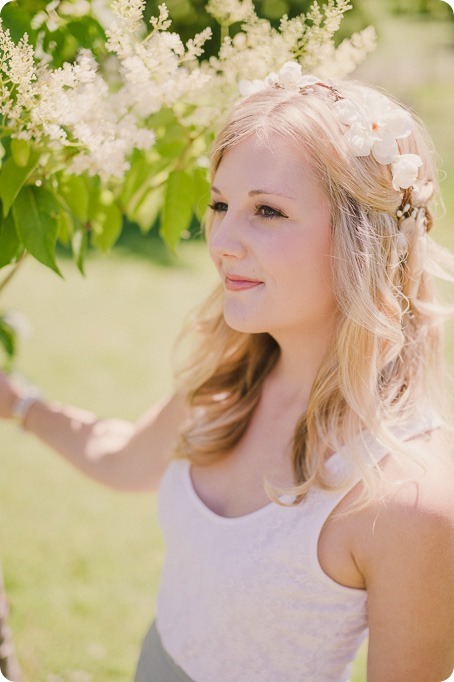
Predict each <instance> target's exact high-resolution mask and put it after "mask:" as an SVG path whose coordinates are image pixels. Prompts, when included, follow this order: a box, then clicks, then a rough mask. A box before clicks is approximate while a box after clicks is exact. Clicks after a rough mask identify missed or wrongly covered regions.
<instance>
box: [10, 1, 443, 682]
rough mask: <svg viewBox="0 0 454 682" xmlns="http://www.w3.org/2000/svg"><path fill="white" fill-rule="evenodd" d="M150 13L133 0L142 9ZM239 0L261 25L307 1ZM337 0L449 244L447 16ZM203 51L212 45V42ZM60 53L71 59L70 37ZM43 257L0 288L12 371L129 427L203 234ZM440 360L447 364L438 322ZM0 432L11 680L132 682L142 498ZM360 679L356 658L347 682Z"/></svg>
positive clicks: (202, 280) (142, 613)
mask: <svg viewBox="0 0 454 682" xmlns="http://www.w3.org/2000/svg"><path fill="white" fill-rule="evenodd" d="M43 4H45V3H36V2H35V3H34V2H33V1H32V0H19V2H13V3H10V9H9V11H14V12H16V14H17V16H21V17H22V25H23V27H24V30H26V28H27V22H29V21H30V16H31V14H32V13H33V11H34V8H35V7H38V5H39V6H40V7H41V6H42V5H43ZM157 4H158V3H153V2H148V3H147V10H146V11H147V14H148V15H151V14H155V13H156V6H157ZM167 4H168V7H169V10H170V15H171V17H172V18H173V22H174V23H173V30H175V31H177V32H179V33H180V34H181V36H182V37H183V38H184V39H187V38H189V37H191V36H193V35H194V33H195V32H197V31H199V30H201V29H203V28H204V27H205V26H207V25H208V24H209V23H210V17H209V16H208V15H207V14H206V13H205V12H204V3H203V2H201V1H200V0H169V2H168V3H167ZM254 4H255V5H256V7H257V11H258V13H259V14H261V15H262V16H266V17H267V18H269V19H271V20H273V21H277V20H278V19H279V18H280V16H281V15H282V14H284V13H286V12H287V13H288V14H289V16H294V15H296V14H299V13H300V12H302V11H305V9H307V6H308V4H309V3H306V2H300V1H294V2H292V1H290V0H261V1H260V2H255V3H254ZM13 5H14V6H15V7H14V8H13ZM353 5H354V9H353V10H352V11H351V12H349V13H348V14H347V16H346V18H345V20H344V23H343V25H342V31H341V35H340V36H339V38H342V37H343V36H344V35H350V34H351V32H352V31H354V30H358V29H360V28H363V27H365V26H367V25H369V24H374V25H375V27H376V29H377V33H378V48H377V50H376V52H375V53H373V54H372V55H371V56H370V57H369V58H368V60H367V62H366V63H365V64H364V65H362V66H361V67H360V68H358V69H357V71H356V72H355V74H354V75H355V77H357V78H359V79H361V80H364V81H367V82H370V83H372V84H375V85H379V86H381V87H382V88H384V89H385V90H386V91H388V92H390V93H392V94H394V95H396V96H397V97H399V98H400V99H401V100H403V101H404V102H405V103H406V104H408V105H409V106H410V107H412V108H413V109H414V110H415V111H416V112H417V113H418V114H419V115H420V116H421V118H422V119H423V120H424V121H425V122H426V124H427V126H428V128H429V131H430V132H431V134H432V136H433V139H434V142H435V146H436V149H437V154H438V166H439V168H440V180H441V187H442V191H443V197H444V201H445V212H444V215H443V210H442V207H440V210H439V213H440V219H439V221H438V222H437V224H436V226H435V229H434V232H433V236H434V238H435V239H436V240H437V241H439V242H441V243H442V244H444V245H445V246H448V247H450V248H454V128H453V126H452V111H453V102H454V78H453V74H454V18H453V13H452V11H451V9H450V8H449V6H448V5H447V4H446V3H444V2H442V1H441V0H419V1H416V0H382V1H381V2H374V1H373V0H356V2H354V3H353ZM7 7H8V6H7ZM21 13H22V14H21ZM84 40H87V37H86V35H85V37H84V36H81V39H80V43H83V41H84ZM212 43H213V47H214V49H215V50H216V51H217V46H218V39H217V37H216V36H215V38H214V39H213V41H212ZM71 44H72V48H71V49H73V50H74V51H76V50H77V47H78V43H77V40H75V42H74V41H73V42H72V43H71ZM74 53H75V52H74ZM208 54H209V51H208ZM70 57H71V55H69V56H68V55H67V56H66V57H65V58H70ZM193 227H194V226H193ZM197 231H198V229H197V226H195V227H194V229H193V230H192V232H193V233H197ZM59 262H60V265H61V268H62V271H63V274H64V280H61V279H59V278H58V277H57V276H56V275H55V274H54V273H52V272H51V271H50V270H48V269H46V268H43V267H42V266H40V265H39V264H38V263H36V262H34V261H32V260H31V259H30V260H29V262H27V263H26V264H25V265H24V267H23V269H22V271H21V272H20V273H19V274H18V276H17V277H16V278H15V279H14V281H13V282H12V283H11V285H10V286H9V287H8V288H7V289H6V290H5V291H4V292H3V294H2V295H3V301H2V304H3V308H4V309H5V308H6V309H8V310H11V311H12V314H16V316H17V322H18V324H19V325H21V326H22V328H23V337H22V341H21V344H20V348H19V358H18V361H17V369H18V371H20V372H21V373H23V374H24V375H25V376H26V377H28V378H29V379H30V380H31V381H32V382H33V383H36V384H37V385H38V386H39V387H40V388H41V389H42V392H43V394H44V395H45V396H47V397H49V398H55V399H58V400H61V401H64V402H69V403H72V404H75V405H80V406H83V407H85V408H87V409H91V410H93V411H95V412H96V413H98V414H99V415H100V416H111V415H116V416H120V417H124V418H130V419H136V418H137V417H138V416H139V415H140V414H141V413H142V412H144V411H145V410H147V409H148V407H149V406H150V404H151V403H153V402H154V401H155V400H157V399H158V398H160V397H162V396H163V395H165V394H168V393H170V392H171V390H172V346H173V343H174V340H175V339H176V337H177V334H178V331H179V329H180V328H181V325H182V322H183V320H184V318H185V316H186V315H187V314H188V312H189V311H190V310H191V309H192V308H193V307H194V305H195V304H196V303H197V302H199V301H200V300H201V299H202V298H203V297H204V296H205V295H206V294H207V293H208V292H209V291H210V289H211V287H212V285H213V284H214V282H215V281H216V277H215V273H214V268H213V267H212V266H211V264H210V263H209V261H208V257H207V254H206V250H205V245H204V242H203V239H202V238H200V237H193V238H191V239H189V240H186V241H184V242H182V243H181V245H180V247H179V249H178V254H177V256H173V255H170V254H169V253H168V251H167V250H166V248H165V247H164V246H163V244H162V242H161V241H160V239H159V237H158V236H157V230H156V229H154V230H152V231H151V232H150V233H149V235H147V236H144V235H143V234H141V233H140V230H139V229H138V227H137V226H135V225H134V224H130V225H128V226H127V229H126V230H125V231H124V233H123V235H122V237H121V239H120V240H119V242H118V243H117V245H116V246H115V248H114V250H113V252H112V253H111V254H109V255H107V256H106V255H100V254H99V252H96V253H95V252H93V253H90V254H89V257H88V260H87V266H86V277H82V276H81V275H80V273H79V272H78V271H77V270H76V268H75V266H74V264H73V263H72V262H71V260H70V259H69V258H68V257H67V255H66V254H65V252H64V251H63V250H62V251H61V253H60V254H59ZM447 354H448V357H449V358H450V362H451V365H452V364H454V334H453V328H452V326H451V327H450V328H449V333H448V337H447ZM0 426H1V436H0V437H1V443H2V454H1V458H2V476H1V477H0V499H1V501H2V502H1V514H0V556H1V560H2V564H3V571H4V576H5V582H6V589H7V594H8V597H9V602H10V610H11V611H10V625H11V626H12V629H13V632H14V639H15V644H16V649H17V653H18V657H19V661H20V664H21V668H22V675H23V680H24V682H128V681H129V680H132V676H133V671H134V666H135V662H136V658H137V655H138V651H139V647H140V642H141V639H142V637H143V634H144V633H145V630H146V629H147V627H148V625H149V623H150V621H151V619H152V616H153V612H154V607H155V594H156V589H157V583H158V578H159V570H160V566H161V563H162V557H163V544H162V539H161V536H160V534H159V531H158V529H157V526H156V518H155V498H154V496H153V495H128V494H120V493H115V492H111V491H109V490H106V489H104V488H102V487H100V486H98V485H97V484H95V483H92V482H90V481H88V480H86V479H84V478H82V477H81V476H80V475H79V474H78V473H77V472H75V471H73V470H72V469H70V468H69V467H68V466H67V465H66V464H65V463H62V462H61V461H60V460H59V459H58V458H57V457H56V456H55V455H53V454H52V453H50V452H49V451H48V450H46V449H45V448H44V447H43V446H41V445H40V444H39V443H37V442H35V441H34V440H33V439H32V438H31V437H29V436H27V435H25V434H23V433H21V432H19V431H18V430H17V429H16V428H15V427H14V426H12V425H10V424H1V425H0ZM364 680H365V676H364V650H363V652H362V653H361V655H360V657H359V658H358V661H357V665H356V670H355V677H354V678H353V682H363V681H364Z"/></svg>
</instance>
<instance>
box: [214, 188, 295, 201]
mask: <svg viewBox="0 0 454 682" xmlns="http://www.w3.org/2000/svg"><path fill="white" fill-rule="evenodd" d="M211 191H212V192H214V193H215V194H222V192H221V190H219V189H218V188H217V187H214V186H212V187H211ZM257 194H274V195H275V196H278V197H285V198H286V199H292V201H296V199H295V197H291V196H290V195H289V194H284V193H283V192H271V191H269V190H266V189H251V191H250V192H248V196H249V197H254V196H256V195H257Z"/></svg>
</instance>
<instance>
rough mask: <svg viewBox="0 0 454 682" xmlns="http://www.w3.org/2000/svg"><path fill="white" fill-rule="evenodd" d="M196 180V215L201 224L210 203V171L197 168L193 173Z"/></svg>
mask: <svg viewBox="0 0 454 682" xmlns="http://www.w3.org/2000/svg"><path fill="white" fill-rule="evenodd" d="M192 177H193V180H194V213H195V215H196V218H197V220H198V221H199V222H202V220H203V218H204V217H205V213H206V210H207V208H208V204H209V203H210V183H209V181H208V169H207V168H200V167H198V168H196V169H195V170H194V173H193V176H192Z"/></svg>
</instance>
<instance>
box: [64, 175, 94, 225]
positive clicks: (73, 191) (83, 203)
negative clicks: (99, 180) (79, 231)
mask: <svg viewBox="0 0 454 682" xmlns="http://www.w3.org/2000/svg"><path fill="white" fill-rule="evenodd" d="M58 193H59V194H60V196H61V197H62V198H63V200H64V201H65V203H66V205H67V206H68V208H69V210H70V211H71V213H72V214H73V215H74V216H75V217H76V218H77V219H78V220H80V221H81V222H82V223H86V222H87V220H88V201H89V192H88V187H87V184H86V182H85V180H84V178H82V177H80V176H79V175H61V176H60V177H59V180H58Z"/></svg>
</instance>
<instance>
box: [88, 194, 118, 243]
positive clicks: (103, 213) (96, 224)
mask: <svg viewBox="0 0 454 682" xmlns="http://www.w3.org/2000/svg"><path fill="white" fill-rule="evenodd" d="M91 227H92V236H91V243H92V244H93V246H96V247H97V248H98V249H101V251H109V250H110V249H111V248H112V246H113V245H114V244H115V242H116V241H117V239H118V237H119V236H120V233H121V228H122V227H123V217H122V215H121V212H120V209H119V208H118V206H117V205H116V204H115V203H113V197H112V196H111V195H110V193H108V192H103V193H102V194H101V198H100V202H99V204H98V206H97V208H96V210H95V212H94V214H93V218H92V220H91Z"/></svg>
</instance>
